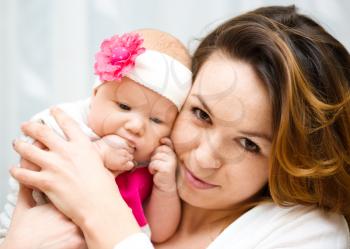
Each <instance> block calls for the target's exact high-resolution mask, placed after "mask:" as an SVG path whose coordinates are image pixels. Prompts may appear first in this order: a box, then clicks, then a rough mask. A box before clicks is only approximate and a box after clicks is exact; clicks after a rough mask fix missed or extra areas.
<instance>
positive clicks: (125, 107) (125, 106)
mask: <svg viewBox="0 0 350 249" xmlns="http://www.w3.org/2000/svg"><path fill="white" fill-rule="evenodd" d="M117 104H118V106H119V108H120V109H122V110H125V111H130V110H131V107H130V106H128V105H127V104H124V103H119V102H118V103H117Z"/></svg>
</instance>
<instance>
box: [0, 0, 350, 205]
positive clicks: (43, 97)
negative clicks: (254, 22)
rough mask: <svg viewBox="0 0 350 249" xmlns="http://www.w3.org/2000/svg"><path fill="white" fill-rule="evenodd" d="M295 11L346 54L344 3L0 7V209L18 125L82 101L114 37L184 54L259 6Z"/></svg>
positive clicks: (118, 0)
mask: <svg viewBox="0 0 350 249" xmlns="http://www.w3.org/2000/svg"><path fill="white" fill-rule="evenodd" d="M289 4H296V5H297V7H299V8H300V10H301V11H302V13H305V14H308V15H310V16H312V17H313V18H315V19H316V20H317V21H318V22H319V23H321V24H322V25H324V27H325V28H326V29H327V30H328V31H329V32H330V33H332V34H333V35H334V36H335V37H336V38H338V39H339V40H340V41H341V42H342V43H343V44H344V45H345V46H346V47H347V48H348V49H350V28H349V24H350V15H349V13H350V1H347V0H333V1H329V0H308V1H305V0H299V1H287V0H285V1H282V0H281V1H272V0H271V1H267V0H265V1H263V0H261V1H259V0H249V1H247V0H215V1H214V0H176V1H171V0H147V1H142V0H139V1H137V0H0V115H1V117H0V208H1V207H2V206H3V203H4V201H5V197H6V192H7V190H8V189H7V178H8V169H9V167H10V166H11V165H13V164H15V163H17V162H18V158H17V156H16V155H15V153H14V152H13V151H12V147H11V141H12V140H13V139H14V138H16V137H17V136H19V126H20V124H21V122H23V121H25V120H28V119H29V118H30V117H31V116H32V115H33V114H35V113H36V112H38V111H40V110H42V109H44V108H47V107H48V106H50V105H53V104H55V103H59V102H64V101H72V100H76V99H79V98H84V97H87V96H88V95H89V94H90V93H91V86H92V82H93V79H94V76H93V63H94V54H95V53H96V51H97V50H98V47H99V44H100V42H101V41H102V40H103V39H105V38H107V37H110V36H111V35H113V34H115V33H123V32H127V31H131V30H134V29H138V28H157V29H161V30H164V31H167V32H169V33H171V34H173V35H175V36H177V37H178V38H180V40H182V41H183V42H184V43H185V44H186V45H187V46H188V47H189V48H190V49H191V51H193V50H194V48H195V46H196V44H197V42H196V39H198V38H201V37H203V36H204V35H205V34H206V33H208V32H209V31H210V30H211V29H212V28H213V27H215V26H216V25H217V24H218V23H220V22H222V21H223V20H225V19H227V18H229V17H232V16H235V15H238V14H240V13H242V12H245V11H247V10H252V9H254V8H257V7H261V6H265V5H289Z"/></svg>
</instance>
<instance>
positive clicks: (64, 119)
mask: <svg viewBox="0 0 350 249" xmlns="http://www.w3.org/2000/svg"><path fill="white" fill-rule="evenodd" d="M50 112H51V115H52V116H53V117H54V118H55V119H56V122H57V124H58V125H59V127H60V128H61V129H62V131H63V132H64V134H65V135H66V137H67V138H68V140H75V141H86V140H88V138H87V136H86V135H85V134H84V133H83V132H82V130H81V129H80V127H79V125H78V124H77V122H75V121H74V120H73V119H72V118H71V117H69V116H68V115H67V114H66V113H64V112H63V111H62V110H61V109H60V108H58V107H53V108H51V109H50Z"/></svg>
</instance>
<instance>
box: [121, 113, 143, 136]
mask: <svg viewBox="0 0 350 249" xmlns="http://www.w3.org/2000/svg"><path fill="white" fill-rule="evenodd" d="M125 129H126V130H127V131H128V132H130V133H132V134H134V135H136V136H142V135H143V134H144V132H145V122H144V120H143V118H141V117H132V118H130V119H129V120H128V121H127V122H126V123H125Z"/></svg>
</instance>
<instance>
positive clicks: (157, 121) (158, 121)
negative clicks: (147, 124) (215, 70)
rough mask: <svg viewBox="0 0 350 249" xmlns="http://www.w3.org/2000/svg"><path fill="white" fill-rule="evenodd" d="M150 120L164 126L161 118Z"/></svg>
mask: <svg viewBox="0 0 350 249" xmlns="http://www.w3.org/2000/svg"><path fill="white" fill-rule="evenodd" d="M150 119H151V120H152V121H153V122H154V123H156V124H162V123H163V121H162V120H160V119H159V118H150Z"/></svg>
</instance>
